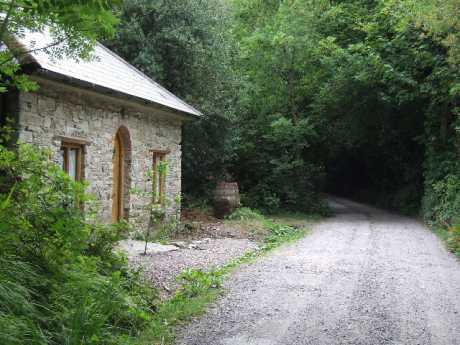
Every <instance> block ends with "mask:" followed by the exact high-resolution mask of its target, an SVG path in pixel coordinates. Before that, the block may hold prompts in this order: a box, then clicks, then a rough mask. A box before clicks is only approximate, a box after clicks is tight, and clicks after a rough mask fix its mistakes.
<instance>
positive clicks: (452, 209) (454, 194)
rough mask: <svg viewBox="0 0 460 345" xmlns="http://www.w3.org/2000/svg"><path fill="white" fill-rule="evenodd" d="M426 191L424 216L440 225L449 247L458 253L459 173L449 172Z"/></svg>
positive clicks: (459, 240) (459, 247) (459, 235)
mask: <svg viewBox="0 0 460 345" xmlns="http://www.w3.org/2000/svg"><path fill="white" fill-rule="evenodd" d="M430 187H431V188H428V189H427V191H426V196H425V199H424V216H425V218H426V219H427V220H428V221H429V222H430V223H431V224H432V225H433V226H435V227H441V228H442V229H444V230H443V232H444V234H445V236H444V237H445V238H446V241H447V244H448V246H449V248H450V249H451V250H452V251H453V252H456V253H457V255H460V174H449V175H447V176H446V177H445V178H443V179H441V180H439V181H438V182H435V183H433V184H432V185H431V186H430Z"/></svg>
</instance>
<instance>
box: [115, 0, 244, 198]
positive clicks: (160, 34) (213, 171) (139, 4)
mask: <svg viewBox="0 0 460 345" xmlns="http://www.w3.org/2000/svg"><path fill="white" fill-rule="evenodd" d="M229 21H230V18H229V9H228V8H227V6H226V4H225V2H223V1H220V0H200V1H196V0H184V1H164V0H140V1H138V0H128V1H125V2H124V4H123V8H122V13H121V23H120V27H119V31H118V33H117V37H116V38H115V39H114V40H112V41H110V42H109V46H110V47H111V48H112V49H114V50H115V51H116V52H117V53H118V54H120V55H121V56H122V57H124V58H125V59H127V60H128V61H129V62H130V63H132V64H133V65H134V66H136V67H137V68H139V69H140V70H141V71H143V72H144V73H146V74H147V75H149V76H150V77H152V78H153V79H154V80H156V81H158V82H159V83H160V84H162V85H163V86H165V87H166V88H167V89H168V90H170V91H172V92H173V93H174V94H176V95H178V96H179V97H181V98H183V99H184V100H186V101H187V102H189V103H190V104H192V105H195V106H196V107H197V108H198V109H199V110H200V111H201V112H202V113H203V114H204V116H203V117H202V118H200V119H197V120H195V121H193V122H191V123H187V124H186V125H185V126H184V131H183V142H182V144H183V164H182V168H183V190H184V191H185V192H186V193H188V194H191V195H193V196H195V197H203V195H206V196H208V195H209V191H210V189H212V186H213V184H214V181H215V180H216V179H218V178H220V177H222V176H223V175H224V171H225V167H226V162H227V158H228V155H229V154H230V153H229V150H228V138H227V133H228V127H229V126H228V121H227V120H226V119H228V118H230V117H231V116H233V114H234V113H235V112H236V110H235V109H236V103H237V100H236V96H235V90H237V83H236V80H235V76H236V74H235V73H234V72H233V66H232V63H231V62H232V60H233V57H232V54H233V51H234V49H235V47H234V42H233V40H232V38H231V36H230V35H229V31H228V27H229V26H230V22H229Z"/></svg>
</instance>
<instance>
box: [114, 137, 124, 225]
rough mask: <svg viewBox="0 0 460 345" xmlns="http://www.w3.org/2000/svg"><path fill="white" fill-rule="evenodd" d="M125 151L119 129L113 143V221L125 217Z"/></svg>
mask: <svg viewBox="0 0 460 345" xmlns="http://www.w3.org/2000/svg"><path fill="white" fill-rule="evenodd" d="M124 156H125V152H124V148H123V143H122V138H121V135H120V132H119V131H118V132H117V134H116V135H115V140H114V143H113V159H112V161H113V191H112V221H113V222H114V223H115V222H118V221H120V220H121V219H122V218H123V180H124V176H123V172H124V164H125V163H124V162H125V157H124Z"/></svg>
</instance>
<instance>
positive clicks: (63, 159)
mask: <svg viewBox="0 0 460 345" xmlns="http://www.w3.org/2000/svg"><path fill="white" fill-rule="evenodd" d="M59 154H60V156H61V168H62V170H64V171H65V149H64V148H63V147H62V148H61V150H60V151H59Z"/></svg>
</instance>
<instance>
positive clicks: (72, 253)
mask: <svg viewBox="0 0 460 345" xmlns="http://www.w3.org/2000/svg"><path fill="white" fill-rule="evenodd" d="M49 157H50V154H49V152H47V151H42V150H40V149H38V148H36V147H34V146H30V145H19V146H17V147H16V148H14V149H7V148H5V147H4V146H0V171H1V174H0V176H1V177H0V278H1V279H0V340H1V343H2V344H16V343H17V344H25V343H27V344H56V343H57V344H126V343H129V341H131V340H132V339H134V338H133V337H135V336H136V334H137V333H138V332H139V331H140V330H142V329H143V328H144V327H146V325H147V324H148V323H149V321H150V319H151V315H152V308H153V307H154V306H155V303H156V294H155V293H154V291H153V290H150V289H149V288H148V287H147V286H145V285H144V284H143V283H142V282H141V279H140V276H139V275H138V274H135V273H132V272H130V271H129V270H128V267H127V262H126V259H125V258H124V257H123V256H121V255H119V254H116V253H115V252H114V246H115V245H116V243H117V241H118V240H119V239H120V235H121V230H122V228H120V227H115V226H109V225H102V224H99V223H98V222H97V220H96V219H97V215H96V214H95V209H94V207H93V206H94V205H93V203H92V201H91V198H90V197H89V196H87V195H86V194H85V191H84V190H85V186H84V185H82V184H81V183H78V182H75V181H73V180H72V179H71V178H70V177H69V176H68V175H66V174H65V173H64V172H63V171H62V170H61V169H60V168H59V167H58V166H57V165H56V164H54V163H53V162H52V161H51V160H50V158H49ZM82 203H84V204H85V209H84V212H83V209H82V207H81V205H82Z"/></svg>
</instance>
